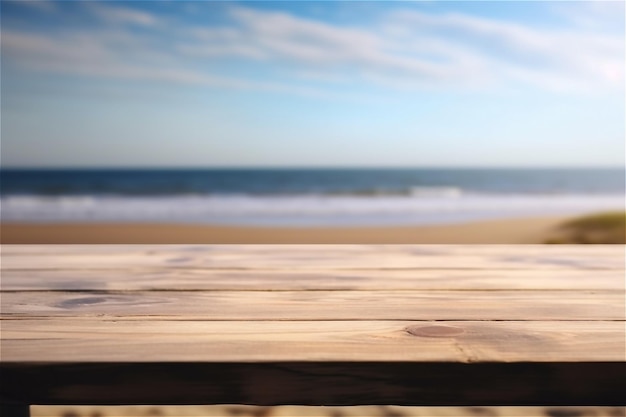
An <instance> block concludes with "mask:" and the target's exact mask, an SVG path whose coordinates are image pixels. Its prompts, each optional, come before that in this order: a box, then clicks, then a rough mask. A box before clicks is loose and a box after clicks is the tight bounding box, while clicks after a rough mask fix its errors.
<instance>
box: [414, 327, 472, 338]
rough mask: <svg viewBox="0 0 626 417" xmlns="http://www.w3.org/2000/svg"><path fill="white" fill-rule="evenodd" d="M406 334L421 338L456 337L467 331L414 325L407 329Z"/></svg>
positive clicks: (456, 328) (455, 328) (457, 328)
mask: <svg viewBox="0 0 626 417" xmlns="http://www.w3.org/2000/svg"><path fill="white" fill-rule="evenodd" d="M406 332H407V333H409V334H410V335H413V336H421V337H454V336H458V335H460V334H463V333H465V330H463V329H461V328H459V327H453V326H439V325H435V326H421V325H414V326H409V327H407V328H406Z"/></svg>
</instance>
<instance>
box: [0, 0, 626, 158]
mask: <svg viewBox="0 0 626 417" xmlns="http://www.w3.org/2000/svg"><path fill="white" fill-rule="evenodd" d="M0 7H1V8H2V10H1V12H2V14H1V24H2V26H1V43H2V50H1V53H2V61H1V65H2V68H1V69H2V76H1V87H2V90H1V91H2V92H1V115H2V127H1V130H2V132H1V133H2V141H1V147H0V151H1V164H0V165H1V166H2V167H250V166H251V167H318V166H319V167H326V166H332V167H338V166H345V167H353V166H355V167H356V166H359V167H367V166H373V167H553V166H554V167H561V166H564V167H623V166H624V159H625V156H624V152H625V86H624V85H625V84H624V77H625V67H624V61H625V59H624V51H625V42H624V39H625V35H624V19H625V11H624V1H623V0H621V1H598V0H594V1H506V0H503V1H402V2H394V1H346V2H342V1H335V2H331V1H313V2H308V1H291V2H288V1H283V2H260V1H254V2H235V1H183V0H179V1H174V0H171V1H150V0H144V1H130V2H125V1H104V2H97V1H70V0H68V1H62V2H55V1H50V0H46V1H32V0H30V1H29V0H19V1H8V0H3V1H2V2H1V5H0Z"/></svg>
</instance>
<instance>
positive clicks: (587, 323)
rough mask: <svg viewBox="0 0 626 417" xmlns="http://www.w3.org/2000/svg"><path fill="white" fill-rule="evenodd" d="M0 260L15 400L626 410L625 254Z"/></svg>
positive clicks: (224, 249)
mask: <svg viewBox="0 0 626 417" xmlns="http://www.w3.org/2000/svg"><path fill="white" fill-rule="evenodd" d="M1 250H2V254H1V256H2V258H1V260H2V277H1V283H0V289H1V291H2V293H1V297H2V302H1V303H0V307H1V313H2V320H1V321H0V325H1V330H2V333H1V337H2V339H1V347H2V349H1V350H0V353H1V355H2V358H1V359H2V362H1V363H0V368H1V369H2V371H3V374H6V375H8V378H9V380H10V381H11V383H9V384H6V385H4V384H3V387H2V392H0V397H2V398H5V399H8V400H10V401H13V402H14V403H28V402H31V403H32V402H39V403H41V404H59V403H61V404H62V403H64V402H65V403H67V402H70V403H71V402H79V403H87V404H88V403H102V404H119V403H135V404H140V403H146V402H147V403H165V404H167V403H172V404H183V403H204V402H207V401H209V402H222V401H226V402H228V401H237V402H238V401H241V402H244V403H251V404H275V403H285V402H287V403H296V404H344V405H345V404H357V403H363V404H377V403H378V404H380V403H389V402H393V403H398V404H407V405H410V404H438V405H445V404H448V405H459V404H485V403H490V404H500V405H503V404H509V405H511V404H517V405H519V404H525V405H531V404H560V403H568V404H584V405H591V404H604V405H619V404H621V403H622V402H623V395H622V394H623V390H624V388H626V387H624V385H626V384H625V383H624V378H623V365H624V362H625V361H626V358H625V355H626V354H625V352H626V335H625V327H624V324H625V323H624V321H625V320H624V319H625V317H624V316H625V314H626V312H625V306H626V301H625V294H624V286H625V281H626V279H625V275H624V274H625V270H624V257H625V255H624V247H623V246H541V245H534V246H533V245H529V246H506V245H500V246H496V245H491V246H480V245H474V246H462V245H450V246H437V245H428V246H420V245H397V246H394V245H319V246H315V245H290V246H289V245H287V246H285V245H239V246H229V245H49V246H47V245H32V246H21V245H3V246H2V247H1ZM216 375H219V377H216ZM129 378H130V379H129ZM215 378H218V379H219V381H217V380H216V381H214V380H213V379H215ZM122 380H123V381H130V382H128V383H127V384H126V385H124V383H121V382H120V381H122ZM31 381H32V382H31ZM120 384H122V385H120ZM164 393H165V394H164ZM303 393H306V395H304V394H303Z"/></svg>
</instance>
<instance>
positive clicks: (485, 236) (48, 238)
mask: <svg viewBox="0 0 626 417" xmlns="http://www.w3.org/2000/svg"><path fill="white" fill-rule="evenodd" d="M567 219H568V218H567V217H565V218H564V217H545V218H525V219H511V220H491V221H482V222H473V223H463V224H453V225H433V226H394V227H337V228H292V227H247V226H218V225H182V224H181V225H179V224H143V223H141V224H139V223H128V224H126V223H65V224H61V223H54V224H43V223H42V224H39V223H6V224H2V225H1V232H2V233H1V242H2V243H5V244H9V243H45V244H54V243H213V244H218V243H224V244H231V243H232V244H245V243H290V244H298V243H389V244H408V243H415V244H420V243H423V244H426V243H433V244H438V243H442V244H444V243H459V244H460V243H481V244H516V243H520V244H525V243H526V244H528V243H541V242H543V240H544V239H545V237H546V236H547V235H548V233H549V232H550V230H553V229H554V228H555V227H557V226H558V225H559V224H561V223H562V222H564V221H566V220H567Z"/></svg>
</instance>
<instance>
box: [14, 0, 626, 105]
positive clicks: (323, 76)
mask: <svg viewBox="0 0 626 417" xmlns="http://www.w3.org/2000/svg"><path fill="white" fill-rule="evenodd" d="M86 7H88V8H89V10H90V12H91V13H93V14H94V15H96V16H98V17H99V18H100V19H101V21H102V22H103V26H102V27H98V28H91V29H85V28H72V27H67V28H61V29H58V30H57V31H55V32H52V33H46V34H36V33H31V32H26V31H19V30H16V29H11V30H4V29H3V31H2V35H3V39H2V45H3V56H5V55H6V57H8V58H9V59H10V60H11V61H12V62H15V63H18V64H21V65H23V66H25V67H27V68H29V69H31V70H35V71H54V72H60V73H70V74H81V75H84V76H95V77H112V78H127V79H133V80H135V79H136V80H140V79H144V80H158V81H164V82H171V83H185V84H196V85H203V86H211V87H223V88H240V89H257V90H269V91H283V92H293V93H296V94H305V95H309V96H324V97H330V96H334V95H335V92H334V91H336V88H337V86H339V85H340V84H341V80H342V79H348V80H349V81H348V83H349V84H351V85H354V83H358V82H361V83H363V84H365V85H367V84H368V83H369V84H374V85H377V86H383V87H392V88H396V89H406V88H419V89H423V88H428V89H431V90H432V89H438V88H459V87H464V88H486V87H490V88H494V89H496V88H499V87H501V86H508V85H514V86H520V85H521V86H534V87H537V88H540V89H549V90H558V91H568V92H580V91H602V90H611V89H616V88H623V87H622V86H623V81H624V37H623V34H619V35H614V34H609V33H603V32H598V31H594V30H590V29H588V28H585V29H580V27H570V28H562V29H546V28H537V27H532V26H531V25H528V24H521V23H512V22H505V21H500V20H495V19H487V18H479V17H476V16H470V15H467V14H435V13H424V12H417V11H414V10H402V11H395V12H392V13H390V14H388V15H386V16H381V18H380V21H379V23H378V25H374V27H368V29H365V28H360V27H356V26H354V27H348V26H342V25H338V24H331V23H326V22H321V21H315V20H312V19H305V18H302V17H296V16H294V15H290V14H287V13H282V12H268V11H261V10H256V9H253V8H246V7H241V6H236V7H231V8H230V17H231V19H232V21H231V22H229V23H228V24H227V23H224V24H223V25H222V26H217V27H216V26H211V27H192V28H187V27H183V26H181V25H178V26H177V25H173V24H165V21H164V19H163V18H162V17H161V16H157V15H155V14H152V13H148V12H145V11H140V10H137V9H131V8H127V7H121V6H118V5H116V4H115V3H113V4H103V3H93V4H92V3H89V4H86ZM169 23H171V22H169ZM128 25H130V26H141V27H143V28H145V29H147V30H148V31H147V32H142V33H141V34H139V33H136V32H133V31H132V30H131V28H130V27H129V28H127V27H126V26H128ZM157 35H158V36H157ZM162 39H167V41H166V42H164V41H163V40H162ZM228 58H237V59H240V60H244V62H245V61H249V62H250V65H251V68H253V66H254V65H260V66H265V67H266V68H268V69H269V71H266V73H267V72H269V73H272V74H274V77H273V78H274V81H271V80H261V79H260V78H254V79H252V78H250V79H248V78H244V77H243V76H242V75H237V76H235V75H232V74H227V75H223V74H219V73H212V72H210V71H208V70H207V69H206V68H208V67H207V63H208V64H211V63H215V62H218V61H219V60H221V59H228ZM265 67H264V68H265ZM272 71H273V72H272ZM303 74H304V76H303ZM280 77H282V78H280ZM307 78H308V79H311V78H315V82H316V83H317V84H318V85H319V84H322V85H323V84H324V82H325V81H328V84H329V86H328V91H327V92H322V91H319V90H315V89H313V88H311V87H307V86H302V84H301V82H302V80H303V79H307ZM298 81H299V82H300V84H298ZM298 85H299V86H298ZM620 91H621V90H620Z"/></svg>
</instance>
